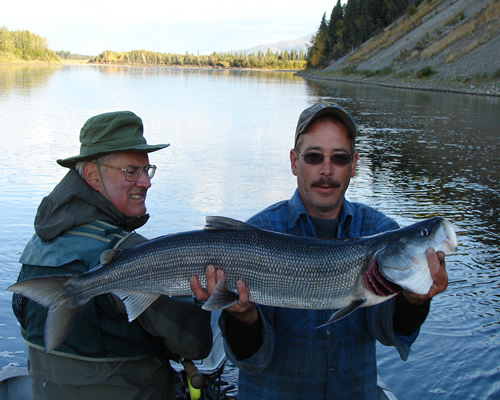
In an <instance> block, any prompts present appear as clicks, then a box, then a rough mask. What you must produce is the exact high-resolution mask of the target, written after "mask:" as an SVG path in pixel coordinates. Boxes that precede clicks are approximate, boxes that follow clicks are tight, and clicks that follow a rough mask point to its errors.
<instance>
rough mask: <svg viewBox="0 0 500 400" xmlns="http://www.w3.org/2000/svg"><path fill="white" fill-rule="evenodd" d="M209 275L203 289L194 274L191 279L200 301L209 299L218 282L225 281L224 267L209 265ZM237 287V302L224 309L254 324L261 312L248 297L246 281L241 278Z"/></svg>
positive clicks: (249, 323)
mask: <svg viewBox="0 0 500 400" xmlns="http://www.w3.org/2000/svg"><path fill="white" fill-rule="evenodd" d="M206 277H207V288H206V289H203V287H202V286H201V285H200V282H199V280H198V278H197V277H196V276H194V275H193V276H192V277H191V279H190V280H189V282H190V285H191V290H192V291H193V294H194V295H195V297H196V298H197V299H198V300H200V301H207V300H208V298H209V297H210V296H211V295H212V293H213V291H214V289H215V286H216V285H217V282H219V281H221V280H222V281H224V271H222V269H217V270H216V269H215V267H214V266H213V265H211V264H210V265H208V266H207V270H206ZM236 288H237V290H238V295H239V300H238V302H237V303H236V304H233V305H232V306H230V307H228V308H226V309H224V311H226V312H228V313H230V314H231V315H232V316H234V317H235V318H237V319H238V320H240V321H241V322H243V323H244V324H247V325H252V324H253V323H255V322H257V320H258V319H259V313H258V311H257V306H256V305H255V303H252V302H251V301H249V299H248V291H247V287H246V285H245V282H243V281H242V280H239V281H238V282H236Z"/></svg>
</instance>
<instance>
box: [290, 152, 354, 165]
mask: <svg viewBox="0 0 500 400" xmlns="http://www.w3.org/2000/svg"><path fill="white" fill-rule="evenodd" d="M295 151H296V152H297V154H298V155H299V156H302V158H303V159H304V162H305V163H306V164H311V165H319V164H321V163H322V162H323V160H324V159H325V157H330V161H331V162H332V164H333V165H347V164H350V163H351V161H352V154H348V153H335V154H332V155H331V156H325V155H324V154H322V153H317V152H315V151H308V152H307V153H305V154H300V153H299V152H298V151H297V150H295Z"/></svg>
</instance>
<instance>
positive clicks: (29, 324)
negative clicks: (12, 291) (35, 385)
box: [13, 170, 212, 362]
mask: <svg viewBox="0 0 500 400" xmlns="http://www.w3.org/2000/svg"><path fill="white" fill-rule="evenodd" d="M147 219H148V216H147V215H145V216H142V217H139V218H133V219H125V218H124V217H123V216H122V215H121V213H119V212H118V211H117V210H116V208H115V207H114V206H113V205H112V204H111V203H110V202H109V201H108V200H106V199H105V198H104V197H103V196H101V195H100V194H99V193H97V192H95V191H94V190H93V189H91V188H90V187H88V186H87V185H86V184H85V183H84V182H83V181H82V179H81V178H80V177H79V175H78V174H77V173H76V172H75V171H74V170H70V171H69V172H68V174H67V175H66V176H65V177H64V178H63V179H62V180H61V182H60V183H59V184H58V185H57V186H56V187H55V188H54V190H53V191H52V193H50V194H49V195H48V196H47V197H46V198H44V199H43V200H42V202H41V204H40V206H39V208H38V212H37V215H36V217H35V232H36V233H35V235H34V236H33V238H32V239H31V240H30V242H29V243H28V244H27V246H26V248H25V250H24V251H23V254H22V255H21V259H20V262H21V263H22V264H23V265H22V268H21V272H20V274H19V280H23V279H27V278H30V277H34V276H41V275H51V274H54V275H55V274H67V273H81V272H85V271H88V270H90V269H92V268H93V267H94V266H96V265H97V264H98V263H99V257H100V254H101V253H102V252H103V251H104V250H105V249H107V248H126V247H131V246H134V245H136V244H139V243H141V242H144V241H145V240H146V239H145V238H144V237H142V236H141V235H139V234H137V233H134V232H133V230H134V229H136V228H139V227H140V226H142V225H144V223H145V222H146V221H147ZM13 308H14V312H15V314H16V317H17V318H18V320H19V322H20V324H21V327H22V329H23V334H24V336H25V339H26V343H27V345H28V346H30V347H32V348H34V349H38V350H43V333H44V331H43V327H44V325H45V318H46V314H47V309H46V308H44V307H42V306H40V305H38V304H37V303H35V302H33V301H30V300H28V299H27V298H24V297H22V296H20V295H14V297H13ZM211 345H212V331H211V327H210V313H208V312H205V311H203V310H201V309H200V308H199V306H197V305H195V304H194V303H193V302H192V303H191V304H190V303H189V302H185V301H175V299H172V298H169V297H168V296H160V298H159V299H158V300H157V301H155V302H154V303H153V304H152V305H151V306H150V307H149V308H148V309H147V310H146V311H144V312H143V313H142V314H141V316H140V317H139V318H137V319H136V320H135V321H133V322H132V323H129V322H128V320H127V316H126V313H125V311H124V310H123V305H122V304H121V302H120V301H119V300H118V299H117V298H115V297H114V296H112V295H110V294H107V295H101V296H97V297H95V298H94V299H92V300H91V301H90V302H89V303H88V304H87V305H86V306H85V308H84V310H83V311H82V313H81V314H80V316H79V317H78V319H77V321H76V322H75V325H74V326H73V327H72V329H71V331H70V333H69V335H68V337H67V338H66V340H65V341H64V343H63V344H62V345H61V346H59V347H58V348H57V349H55V350H53V351H52V352H51V354H53V355H55V356H64V357H69V358H73V359H78V360H85V361H87V362H88V361H90V362H116V361H134V360H140V359H141V360H142V359H146V358H148V357H152V356H161V357H165V358H170V359H177V358H178V357H183V358H187V359H201V358H204V357H206V356H207V355H208V354H209V352H210V349H211ZM50 359H51V360H53V359H56V360H57V357H55V358H54V357H50Z"/></svg>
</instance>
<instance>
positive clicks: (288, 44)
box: [233, 34, 313, 54]
mask: <svg viewBox="0 0 500 400" xmlns="http://www.w3.org/2000/svg"><path fill="white" fill-rule="evenodd" d="M312 36H313V35H312V34H311V35H307V36H303V37H301V38H298V39H295V40H282V41H280V42H277V43H271V44H260V45H258V46H254V47H250V48H249V49H242V50H233V52H237V53H243V54H252V53H254V54H258V52H259V51H260V52H262V53H264V54H265V53H267V50H268V49H269V50H270V51H271V53H276V52H277V51H278V52H284V51H286V50H287V51H288V52H290V51H292V50H295V51H297V52H300V51H303V52H304V54H305V53H307V48H308V46H310V45H311V38H312Z"/></svg>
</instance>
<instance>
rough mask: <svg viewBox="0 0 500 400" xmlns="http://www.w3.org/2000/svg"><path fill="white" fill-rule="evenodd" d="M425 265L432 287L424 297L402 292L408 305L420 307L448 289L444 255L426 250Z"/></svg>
mask: <svg viewBox="0 0 500 400" xmlns="http://www.w3.org/2000/svg"><path fill="white" fill-rule="evenodd" d="M426 256H427V263H428V265H429V270H430V271H431V277H432V280H433V282H432V286H431V288H430V289H429V292H428V293H427V294H424V295H420V294H416V293H413V292H410V291H408V290H403V295H404V296H405V298H406V300H408V302H409V303H411V304H415V305H422V304H424V303H425V302H426V301H428V300H430V299H432V298H433V297H434V296H435V295H437V294H438V293H441V292H444V291H445V290H446V288H447V287H448V274H447V272H446V263H445V260H444V253H443V252H442V251H438V252H437V253H436V252H435V251H434V249H431V248H429V249H427V251H426Z"/></svg>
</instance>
